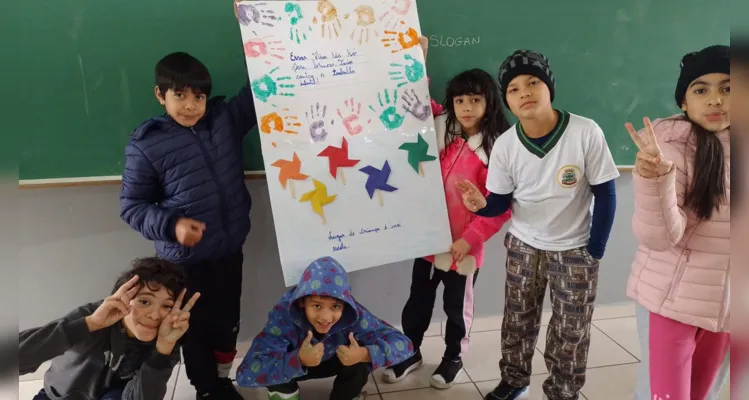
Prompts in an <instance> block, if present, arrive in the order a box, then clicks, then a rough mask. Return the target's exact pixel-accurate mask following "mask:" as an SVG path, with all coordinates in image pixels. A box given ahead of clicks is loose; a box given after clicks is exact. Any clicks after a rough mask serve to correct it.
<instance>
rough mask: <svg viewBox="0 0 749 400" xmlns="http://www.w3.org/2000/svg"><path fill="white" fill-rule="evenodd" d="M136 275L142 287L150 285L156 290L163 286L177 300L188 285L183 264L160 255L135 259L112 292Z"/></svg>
mask: <svg viewBox="0 0 749 400" xmlns="http://www.w3.org/2000/svg"><path fill="white" fill-rule="evenodd" d="M136 275H137V276H138V285H140V287H141V288H143V287H144V286H146V285H148V288H149V289H151V290H154V291H156V290H158V289H159V288H161V287H163V288H165V289H166V290H167V291H168V292H169V295H171V296H172V298H173V299H175V300H176V299H177V297H178V296H179V294H180V293H181V292H182V290H183V289H185V288H186V287H187V280H186V278H185V271H184V269H182V267H181V266H179V265H177V264H173V263H171V262H169V261H166V260H162V259H161V258H158V257H146V258H138V259H136V260H134V261H133V263H132V266H131V268H130V269H129V270H127V271H125V272H124V273H122V274H121V275H120V276H119V277H118V278H117V281H116V282H115V284H114V288H113V289H112V294H114V293H115V292H116V291H117V289H119V288H120V287H121V286H122V285H124V284H125V283H127V282H128V281H129V280H130V279H133V277H134V276H136ZM185 297H186V298H187V295H186V296H185Z"/></svg>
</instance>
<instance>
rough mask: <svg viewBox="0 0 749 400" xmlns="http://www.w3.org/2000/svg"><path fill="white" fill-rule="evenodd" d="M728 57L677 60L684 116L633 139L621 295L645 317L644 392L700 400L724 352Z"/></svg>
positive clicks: (713, 52)
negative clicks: (628, 260) (631, 247)
mask: <svg viewBox="0 0 749 400" xmlns="http://www.w3.org/2000/svg"><path fill="white" fill-rule="evenodd" d="M729 74H730V59H729V48H728V46H711V47H708V48H706V49H703V50H701V51H699V52H695V53H690V54H687V55H686V56H684V58H683V59H682V64H681V75H680V76H679V80H678V83H677V85H676V93H675V97H676V103H677V104H678V105H679V106H680V107H681V109H682V110H683V111H684V114H683V115H679V116H673V117H670V118H666V119H662V120H657V121H655V122H654V123H653V124H652V125H651V123H650V120H648V119H647V118H646V119H645V129H644V132H643V133H640V134H638V133H637V132H635V131H634V128H633V127H632V125H631V124H627V129H628V130H629V132H630V135H631V136H632V140H633V141H634V142H635V144H636V145H637V147H638V148H639V152H638V153H637V159H636V162H635V171H634V178H633V182H634V188H635V214H634V218H633V229H634V233H635V235H636V236H637V238H638V240H639V242H640V246H639V249H638V252H637V255H636V257H635V261H634V263H633V265H632V274H631V276H630V278H629V282H628V284H627V293H628V295H629V296H630V297H631V298H633V299H634V300H636V301H637V302H638V303H639V304H641V305H642V306H643V307H645V308H646V309H647V310H649V311H650V333H649V350H650V387H651V396H652V398H653V399H655V400H661V399H664V400H665V399H673V400H681V399H704V398H705V397H706V396H707V394H708V392H709V390H710V387H711V385H712V383H713V380H714V379H715V376H716V374H717V373H718V370H719V369H720V367H721V364H722V363H723V359H724V357H725V355H726V352H727V350H728V346H729V340H730V334H729V315H730V314H729V296H730V280H729V271H730V258H729V257H730V249H731V246H730V218H731V208H730V207H731V204H730V179H731V172H730V150H731V146H730V140H729V134H730V110H731V107H730V106H731V103H730V90H731V89H730V88H731V84H730V75H729Z"/></svg>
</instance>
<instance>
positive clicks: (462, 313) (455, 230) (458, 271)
mask: <svg viewBox="0 0 749 400" xmlns="http://www.w3.org/2000/svg"><path fill="white" fill-rule="evenodd" d="M445 98H446V100H445V108H446V111H445V112H444V113H443V114H441V115H439V116H437V117H436V118H435V121H434V125H435V130H436V132H437V144H438V146H439V150H440V152H439V155H440V164H441V168H442V180H443V182H444V186H445V196H446V200H447V211H448V217H449V220H450V230H451V232H452V237H453V240H454V243H453V244H452V246H451V247H450V249H445V250H446V251H445V252H444V253H441V254H436V255H432V256H428V257H424V258H419V259H416V260H415V261H414V266H413V275H412V278H411V294H410V297H409V299H408V302H407V303H406V305H405V307H404V309H403V332H404V333H405V334H406V336H408V337H409V339H411V341H412V342H413V344H414V347H415V348H416V353H415V355H414V356H413V357H411V358H410V359H408V360H406V361H404V362H402V363H400V364H398V365H394V366H392V367H389V368H388V369H387V370H386V371H385V373H384V375H383V379H384V380H385V382H388V383H395V382H398V381H400V380H402V379H403V378H405V377H406V375H408V374H409V373H410V372H411V371H414V370H415V369H417V368H419V367H420V366H421V365H422V363H423V361H422V357H421V352H420V351H419V347H420V346H421V344H422V342H423V340H424V334H425V332H426V330H427V328H428V327H429V324H430V322H431V319H432V310H433V309H434V303H435V300H436V295H437V287H438V286H439V284H440V283H442V284H443V285H444V296H443V303H444V310H445V314H447V323H446V325H445V326H446V329H445V344H446V349H445V354H444V356H443V359H442V363H441V364H440V365H439V366H438V367H437V369H436V370H435V371H434V373H433V374H432V377H431V382H430V383H431V385H432V386H433V387H435V388H438V389H447V388H450V387H452V386H453V384H454V383H455V382H456V380H457V379H458V378H459V377H460V375H461V374H462V373H463V363H462V361H461V357H462V355H463V353H464V352H465V350H466V348H467V347H468V341H469V333H470V331H471V325H472V324H473V298H474V297H473V286H474V284H475V282H476V277H477V276H478V271H479V268H480V267H481V264H482V263H483V259H484V243H485V242H486V241H487V240H489V239H490V238H491V237H492V236H494V235H495V234H496V233H497V232H499V230H500V229H501V228H502V225H504V223H505V222H507V220H508V219H509V218H510V213H509V211H508V212H507V213H505V214H503V215H500V216H498V217H495V218H483V217H479V216H477V215H475V214H473V213H472V212H470V211H469V210H468V209H467V208H466V207H465V206H464V205H463V199H462V195H461V193H460V191H459V190H458V188H457V186H456V183H457V182H465V181H466V180H468V181H471V182H473V183H474V184H475V185H476V186H477V187H479V188H481V189H483V190H484V191H485V193H484V195H486V194H487V193H486V189H485V188H486V175H487V172H488V169H487V164H488V160H489V157H488V155H489V154H491V149H492V146H493V144H494V141H495V139H496V138H497V137H498V136H499V134H500V133H502V132H504V131H506V130H507V129H509V123H508V122H507V120H506V119H505V116H504V114H503V113H502V109H501V105H500V101H501V97H500V96H499V90H498V88H497V85H496V83H495V82H494V79H493V78H492V77H491V75H489V74H488V73H487V72H485V71H482V70H479V69H473V70H469V71H466V72H463V73H461V74H459V75H458V76H456V77H455V78H453V79H452V80H451V81H450V82H449V83H448V87H447V93H446V95H445Z"/></svg>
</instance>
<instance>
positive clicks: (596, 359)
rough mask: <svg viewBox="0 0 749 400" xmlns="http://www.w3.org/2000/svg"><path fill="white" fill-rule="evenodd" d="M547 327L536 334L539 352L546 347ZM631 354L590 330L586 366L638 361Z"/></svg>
mask: <svg viewBox="0 0 749 400" xmlns="http://www.w3.org/2000/svg"><path fill="white" fill-rule="evenodd" d="M548 328H549V327H548V326H542V327H541V329H540V332H539V335H538V342H537V343H536V347H537V348H538V350H540V351H541V353H543V352H544V349H545V348H546V331H547V329H548ZM638 361H639V360H637V359H636V358H634V357H633V356H632V355H631V354H629V353H627V351H625V350H624V349H623V348H621V347H620V346H619V345H618V344H616V343H615V342H614V341H613V340H611V339H609V338H608V337H607V336H606V335H604V334H603V332H601V331H599V330H598V329H596V328H594V327H593V328H591V330H590V350H589V351H588V368H594V367H605V366H610V365H619V364H629V363H635V362H638Z"/></svg>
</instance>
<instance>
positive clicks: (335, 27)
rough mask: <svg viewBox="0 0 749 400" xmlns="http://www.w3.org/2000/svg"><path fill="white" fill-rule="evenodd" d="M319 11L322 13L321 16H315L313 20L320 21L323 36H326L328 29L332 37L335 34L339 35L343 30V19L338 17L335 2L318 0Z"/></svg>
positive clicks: (329, 35)
mask: <svg viewBox="0 0 749 400" xmlns="http://www.w3.org/2000/svg"><path fill="white" fill-rule="evenodd" d="M317 12H319V13H320V16H319V17H314V18H313V19H312V22H313V23H315V24H317V23H318V22H320V32H321V33H322V37H325V34H326V31H327V35H328V37H329V38H330V39H332V38H333V34H335V37H338V33H339V31H340V30H341V20H340V19H339V18H338V10H337V9H336V8H335V6H334V5H333V3H332V2H330V0H320V1H318V2H317ZM326 28H327V30H326Z"/></svg>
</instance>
